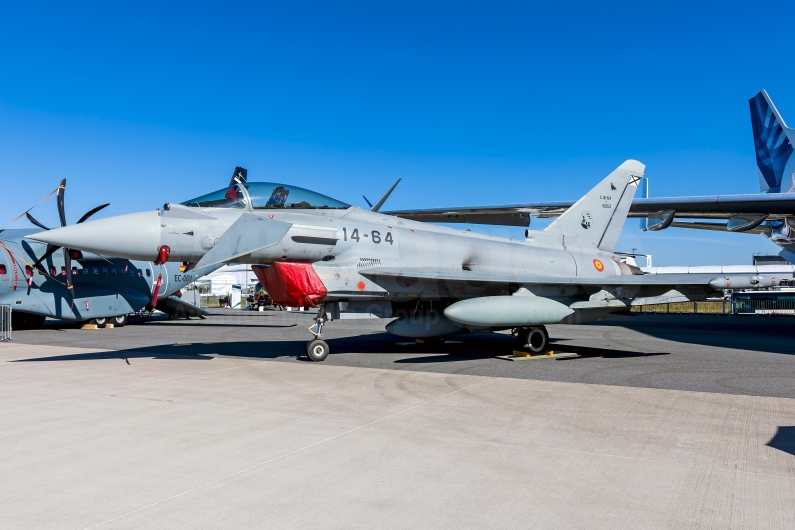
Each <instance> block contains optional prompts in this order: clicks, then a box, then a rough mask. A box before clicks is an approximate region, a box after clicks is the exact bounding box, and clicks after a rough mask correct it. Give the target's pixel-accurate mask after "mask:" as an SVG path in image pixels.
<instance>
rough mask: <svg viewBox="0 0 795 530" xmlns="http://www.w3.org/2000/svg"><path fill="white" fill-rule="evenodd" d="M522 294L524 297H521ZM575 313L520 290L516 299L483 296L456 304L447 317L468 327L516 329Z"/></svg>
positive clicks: (448, 310)
mask: <svg viewBox="0 0 795 530" xmlns="http://www.w3.org/2000/svg"><path fill="white" fill-rule="evenodd" d="M519 293H521V294H519ZM572 313H574V310H573V309H571V308H570V307H569V306H567V305H565V304H561V303H560V302H557V301H555V300H552V299H550V298H544V297H541V296H534V295H532V294H530V293H529V292H527V291H526V290H525V289H520V290H519V291H518V292H517V294H514V295H513V296H484V297H482V298H472V299H469V300H462V301H460V302H456V303H454V304H453V305H451V306H449V307H448V308H447V309H445V310H444V316H446V317H447V318H449V319H450V320H452V321H454V322H459V323H461V324H465V325H467V326H476V327H484V328H485V327H491V328H513V327H524V326H540V325H543V324H555V323H558V322H560V321H561V320H563V319H564V318H566V317H567V316H569V315H571V314H572Z"/></svg>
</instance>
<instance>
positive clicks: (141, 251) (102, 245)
mask: <svg viewBox="0 0 795 530" xmlns="http://www.w3.org/2000/svg"><path fill="white" fill-rule="evenodd" d="M27 238H28V239H32V240H34V241H41V242H42V243H49V244H50V245H58V246H61V247H67V248H74V249H78V250H83V251H86V252H94V253H96V254H100V255H103V256H113V257H118V258H127V259H140V260H147V261H148V260H153V259H155V258H156V257H157V250H158V248H159V247H160V215H159V212H157V211H152V212H139V213H132V214H127V215H119V216H116V217H108V218H107V219H98V220H96V221H88V222H85V223H80V224H75V225H69V226H64V227H63V228H56V229H54V230H48V231H46V232H39V233H36V234H33V235H30V236H27Z"/></svg>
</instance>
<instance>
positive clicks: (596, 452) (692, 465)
mask: <svg viewBox="0 0 795 530" xmlns="http://www.w3.org/2000/svg"><path fill="white" fill-rule="evenodd" d="M533 447H536V448H538V449H552V450H555V451H563V452H566V453H577V454H582V455H594V456H606V457H612V458H621V459H622V460H637V461H639V462H650V463H654V464H665V465H673V466H682V467H691V468H700V469H709V470H710V471H728V472H731V473H739V474H742V475H756V476H760V477H772V478H783V479H787V480H795V476H787V475H774V474H772V473H758V472H756V471H742V470H739V469H730V468H727V467H713V466H705V465H704V464H687V463H684V462H671V461H668V460H657V459H655V458H641V457H637V456H623V455H614V454H610V453H600V452H598V451H582V450H578V449H566V448H565V447H552V446H548V445H534V446H533Z"/></svg>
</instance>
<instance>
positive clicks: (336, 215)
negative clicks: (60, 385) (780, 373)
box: [29, 160, 777, 361]
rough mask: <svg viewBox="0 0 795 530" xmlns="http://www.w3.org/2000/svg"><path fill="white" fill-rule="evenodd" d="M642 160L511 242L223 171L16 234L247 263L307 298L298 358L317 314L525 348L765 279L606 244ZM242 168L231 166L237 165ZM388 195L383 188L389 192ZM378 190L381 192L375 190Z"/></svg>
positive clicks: (274, 284)
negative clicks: (487, 337)
mask: <svg viewBox="0 0 795 530" xmlns="http://www.w3.org/2000/svg"><path fill="white" fill-rule="evenodd" d="M644 169H645V166H644V165H643V164H641V163H640V162H637V161H635V160H628V161H626V162H624V163H623V164H621V166H620V167H618V169H616V170H615V171H613V172H612V173H611V174H610V175H609V176H608V177H607V178H605V179H604V180H603V181H601V182H600V183H599V184H597V186H596V187H595V188H593V189H592V190H591V191H590V192H588V193H587V194H586V195H585V196H584V197H583V198H582V199H580V200H579V201H577V202H576V203H575V204H574V205H572V206H571V207H570V208H569V209H567V210H566V212H565V213H563V214H562V215H561V216H560V217H558V218H557V219H556V220H555V221H554V222H553V223H552V224H551V225H549V226H548V227H547V228H546V229H545V230H544V231H533V230H527V232H526V239H524V240H513V239H507V238H502V237H495V236H490V235H484V234H478V233H475V232H470V231H462V230H456V229H452V228H447V227H441V226H436V225H430V224H425V223H421V222H417V221H411V220H408V219H401V218H398V217H394V216H391V215H386V214H383V213H380V212H378V207H380V206H381V205H382V204H383V202H384V200H385V199H386V197H382V198H381V200H379V201H378V203H377V205H376V206H374V207H373V208H372V209H371V210H369V211H368V210H362V209H360V208H357V207H354V206H350V205H348V204H345V203H342V202H340V201H337V200H335V199H332V198H330V197H326V196H324V195H320V194H318V193H314V192H312V191H309V190H306V189H303V188H299V187H297V186H289V185H283V184H275V183H264V182H260V183H254V182H247V181H246V179H245V178H238V179H237V180H235V179H233V181H232V183H230V186H229V187H227V188H223V189H221V190H218V191H216V192H213V193H210V194H207V195H204V196H201V197H198V198H196V199H192V200H189V201H186V202H184V203H182V204H171V203H169V204H166V205H165V206H164V207H163V209H162V210H159V209H158V210H156V211H149V212H140V213H135V214H129V215H122V216H118V217H112V218H108V219H103V220H97V221H90V222H86V223H83V224H81V225H75V226H68V227H65V228H59V229H57V230H51V231H48V232H44V233H39V234H36V235H33V236H29V237H30V238H32V239H35V240H38V241H42V242H45V243H50V244H54V245H63V246H66V247H69V248H79V249H81V250H84V251H92V252H97V253H100V254H111V255H117V256H121V257H125V258H130V259H142V260H154V261H156V262H159V263H164V262H166V261H178V262H185V264H186V266H187V267H188V268H189V269H190V268H194V269H195V268H203V267H209V266H213V265H216V264H220V263H230V262H235V263H249V264H253V265H254V270H255V272H256V273H257V276H258V278H259V279H260V281H261V282H262V284H263V285H264V286H265V288H266V289H267V291H268V293H269V294H270V295H271V297H272V298H273V299H274V300H275V301H276V302H278V303H281V304H283V305H288V306H319V309H318V314H317V318H316V321H315V324H314V325H313V326H312V327H311V328H310V332H311V333H312V334H313V335H314V339H313V340H311V341H309V342H308V344H307V349H306V351H307V355H308V357H309V359H310V360H313V361H322V360H323V359H325V358H326V356H327V355H328V353H329V348H328V345H327V344H326V342H325V341H323V340H322V330H323V326H324V324H325V323H326V322H327V321H328V318H329V316H337V315H340V316H343V315H345V314H346V313H362V312H364V313H369V314H371V315H375V316H380V317H385V318H395V317H396V320H394V321H392V322H390V323H389V324H388V325H387V330H388V331H390V332H392V333H394V334H396V335H401V336H407V337H415V338H419V337H441V336H445V335H451V334H458V333H462V332H465V331H485V330H508V329H510V330H513V332H514V333H515V335H516V337H517V340H518V341H519V344H520V345H523V346H525V347H527V348H529V349H530V350H531V351H532V352H541V351H544V350H546V349H548V344H549V336H548V334H547V331H546V328H545V327H544V326H545V325H546V324H553V323H578V322H586V321H592V320H597V319H601V318H605V317H608V316H611V315H613V314H615V313H618V312H624V311H627V310H628V309H629V308H630V307H631V306H632V305H639V304H654V303H664V302H675V301H685V300H701V299H704V298H706V297H708V296H710V295H712V294H714V293H715V292H716V291H719V290H721V289H724V288H727V287H732V288H743V287H769V286H772V285H775V284H776V283H777V279H776V278H773V277H770V276H738V277H723V276H715V275H705V274H666V275H644V274H643V273H642V271H640V270H639V269H637V268H635V267H631V266H628V265H626V264H625V263H621V261H620V259H618V258H617V256H616V255H615V254H614V250H615V247H616V244H617V242H618V238H619V235H620V233H621V230H622V227H623V226H624V222H625V220H626V218H627V213H628V211H629V208H630V205H631V203H632V199H633V197H634V195H635V191H636V189H637V186H638V182H639V181H640V180H641V178H642V176H643V172H644ZM243 176H244V175H243ZM390 191H391V190H390ZM388 193H389V192H387V194H388Z"/></svg>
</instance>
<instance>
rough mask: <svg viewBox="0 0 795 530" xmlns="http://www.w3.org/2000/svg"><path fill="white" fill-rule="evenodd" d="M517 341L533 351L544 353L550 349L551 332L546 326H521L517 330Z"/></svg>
mask: <svg viewBox="0 0 795 530" xmlns="http://www.w3.org/2000/svg"><path fill="white" fill-rule="evenodd" d="M516 342H517V343H519V345H520V346H521V347H523V348H525V347H526V348H527V349H528V350H530V352H531V353H542V352H545V351H547V350H548V349H549V333H547V329H546V328H545V327H544V326H535V327H532V328H520V329H519V330H517V332H516Z"/></svg>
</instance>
